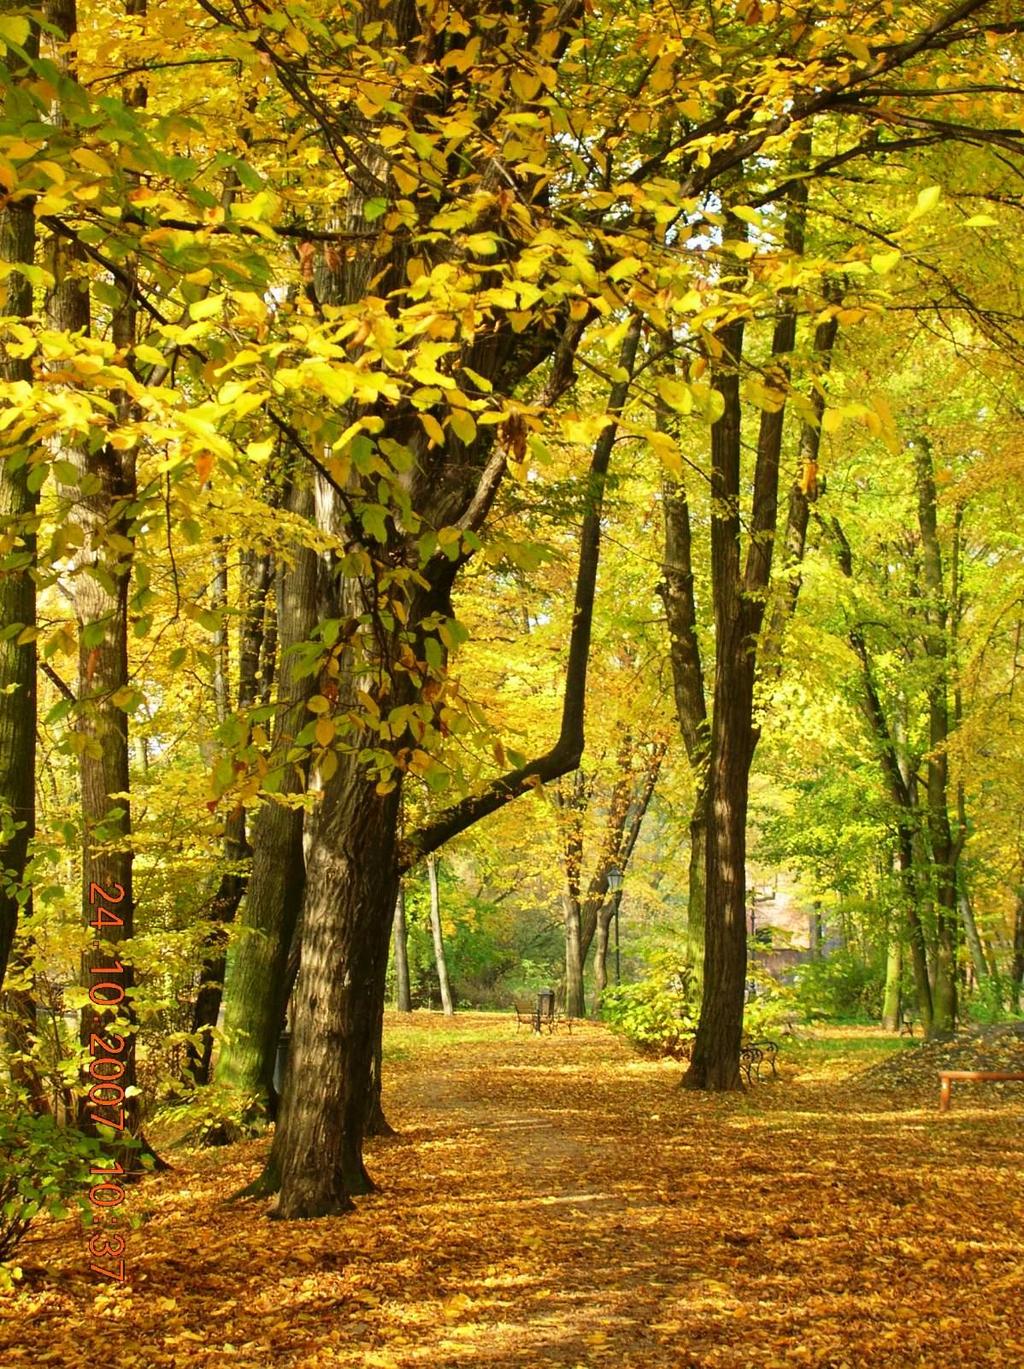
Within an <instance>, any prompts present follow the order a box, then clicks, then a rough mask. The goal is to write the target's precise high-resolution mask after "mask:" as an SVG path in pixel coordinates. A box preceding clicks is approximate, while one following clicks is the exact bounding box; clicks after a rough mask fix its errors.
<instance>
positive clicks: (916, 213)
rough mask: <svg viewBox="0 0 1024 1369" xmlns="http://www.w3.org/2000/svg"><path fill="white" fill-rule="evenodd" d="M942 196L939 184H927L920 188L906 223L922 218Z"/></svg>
mask: <svg viewBox="0 0 1024 1369" xmlns="http://www.w3.org/2000/svg"><path fill="white" fill-rule="evenodd" d="M941 197H942V187H941V186H939V185H929V186H927V187H926V188H925V189H924V190H922V191H921V192H920V193H919V195H918V197H917V204H916V205H915V206H914V208H913V209H912V210H911V211H910V214H909V215H908V217H907V222H908V223H913V222H914V220H915V219H920V218H923V216H924V215H925V214H928V213H930V212H931V211H932V210H933V209H934V208H935V206H936V205H937V204H938V202H939V200H940V199H941Z"/></svg>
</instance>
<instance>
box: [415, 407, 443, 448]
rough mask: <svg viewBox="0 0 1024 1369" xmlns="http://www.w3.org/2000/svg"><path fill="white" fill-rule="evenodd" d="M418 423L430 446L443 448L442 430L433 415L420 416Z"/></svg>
mask: <svg viewBox="0 0 1024 1369" xmlns="http://www.w3.org/2000/svg"><path fill="white" fill-rule="evenodd" d="M420 422H421V423H422V424H423V428H424V431H425V432H426V434H427V436H428V437H429V438H430V442H431V445H432V446H444V429H443V428H442V427H441V425H440V423H438V421H437V419H436V418H435V417H434V415H433V414H420Z"/></svg>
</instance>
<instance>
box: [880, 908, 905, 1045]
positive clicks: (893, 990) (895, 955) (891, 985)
mask: <svg viewBox="0 0 1024 1369" xmlns="http://www.w3.org/2000/svg"><path fill="white" fill-rule="evenodd" d="M902 980H903V944H902V942H901V941H900V938H899V933H898V932H897V931H895V930H894V931H892V932H890V935H889V948H888V952H887V954H886V958H885V996H884V999H883V1002H882V1026H883V1027H884V1028H885V1030H886V1031H890V1032H894V1031H898V1030H899V1025H900V991H901V986H902Z"/></svg>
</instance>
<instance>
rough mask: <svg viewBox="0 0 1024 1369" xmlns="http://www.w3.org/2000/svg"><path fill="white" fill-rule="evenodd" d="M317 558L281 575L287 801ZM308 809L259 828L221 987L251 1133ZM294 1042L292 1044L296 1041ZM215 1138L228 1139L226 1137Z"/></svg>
mask: <svg viewBox="0 0 1024 1369" xmlns="http://www.w3.org/2000/svg"><path fill="white" fill-rule="evenodd" d="M310 504H311V496H310V493H309V490H308V488H305V487H302V486H299V485H293V486H292V488H291V490H290V492H289V497H288V507H289V508H290V509H291V510H292V512H296V513H303V512H306V513H308V511H309V508H310ZM316 586H317V562H316V554H315V553H314V552H312V551H311V550H309V549H308V548H307V547H304V546H296V547H295V548H294V549H293V551H292V553H291V555H290V557H289V559H288V563H287V564H285V565H282V566H279V568H278V577H277V601H278V637H279V646H280V656H281V659H280V665H279V668H278V708H279V711H278V718H277V723H276V726H275V729H274V736H273V739H272V744H271V757H270V763H271V766H272V767H273V768H275V769H276V770H277V772H278V774H279V775H280V784H279V788H278V790H277V792H278V793H279V794H280V795H281V797H282V799H285V800H287V799H288V798H289V797H295V796H298V795H299V794H301V793H302V791H303V788H304V786H305V775H304V771H303V769H302V767H301V766H296V765H295V764H294V763H293V762H291V761H289V760H288V759H287V753H288V751H289V749H290V747H291V745H292V742H293V738H294V737H295V735H296V734H297V733H298V732H299V731H300V729H301V728H302V727H303V726H304V724H305V723H306V721H307V718H308V714H307V711H306V702H307V700H308V699H309V698H310V697H311V696H312V694H313V693H314V692H315V690H316V679H315V677H312V676H309V675H306V676H303V677H301V678H299V677H298V676H297V671H296V661H295V654H294V651H293V650H292V648H294V647H296V646H298V645H299V644H300V643H302V642H305V641H307V640H308V639H309V637H310V635H311V634H312V631H313V627H314V624H315V622H316ZM302 829H303V810H302V808H301V807H293V806H291V805H289V804H288V803H287V802H284V803H280V802H277V801H276V800H273V799H272V800H271V801H270V802H268V803H266V804H265V805H264V807H263V808H262V809H260V811H259V813H258V814H257V816H256V819H255V821H254V822H253V831H252V851H253V855H252V873H251V875H250V878H249V887H248V892H247V895H246V900H245V905H244V907H243V909H242V913H241V917H240V919H239V932H240V935H238V937H237V940H236V943H235V949H234V954H233V956H232V958H231V963H230V966H229V969H228V973H227V977H226V981H225V987H224V1042H223V1045H222V1047H221V1051H220V1055H219V1057H218V1060H217V1064H216V1068H215V1077H216V1080H217V1082H218V1083H219V1084H226V1085H228V1086H229V1087H233V1088H236V1089H238V1090H239V1091H240V1092H241V1093H242V1094H243V1095H245V1096H248V1097H250V1098H252V1099H254V1102H253V1104H252V1106H251V1107H250V1108H249V1110H248V1112H247V1116H246V1119H245V1121H246V1125H247V1126H253V1127H256V1128H259V1127H260V1126H262V1124H263V1123H264V1121H265V1120H266V1117H267V1115H268V1114H269V1113H270V1112H271V1111H272V1110H273V1104H274V1097H273V1092H274V1089H273V1080H274V1063H275V1060H276V1058H277V1042H278V1037H279V1035H280V1032H281V1028H282V1025H283V1023H284V1015H285V1010H286V1008H287V982H288V977H287V963H288V956H289V951H290V949H291V945H292V939H293V936H294V933H295V926H296V922H297V919H298V917H299V913H300V910H301V908H302V899H303V893H304V888H305V879H306V873H305V860H304V856H303V849H302ZM293 1042H294V1035H293ZM213 1139H217V1140H226V1139H230V1138H229V1137H227V1136H217V1137H215V1138H213Z"/></svg>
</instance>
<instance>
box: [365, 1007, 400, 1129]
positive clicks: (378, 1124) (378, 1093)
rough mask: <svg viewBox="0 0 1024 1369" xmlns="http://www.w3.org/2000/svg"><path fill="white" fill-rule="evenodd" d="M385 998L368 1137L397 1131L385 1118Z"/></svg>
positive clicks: (380, 1011)
mask: <svg viewBox="0 0 1024 1369" xmlns="http://www.w3.org/2000/svg"><path fill="white" fill-rule="evenodd" d="M383 1074H384V997H383V995H381V999H380V1006H379V1007H378V1009H377V1026H376V1030H375V1033H374V1041H373V1061H372V1063H371V1065H370V1105H369V1108H368V1109H367V1114H366V1134H367V1136H394V1135H395V1129H394V1127H393V1126H392V1125H391V1123H390V1122H389V1121H388V1119H387V1118H386V1117H385V1116H384V1099H383V1089H384V1077H383Z"/></svg>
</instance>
